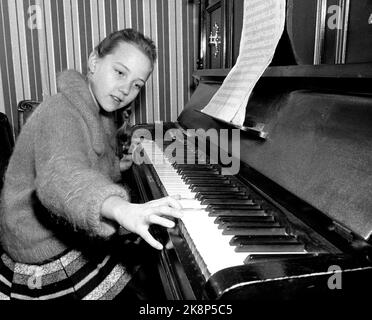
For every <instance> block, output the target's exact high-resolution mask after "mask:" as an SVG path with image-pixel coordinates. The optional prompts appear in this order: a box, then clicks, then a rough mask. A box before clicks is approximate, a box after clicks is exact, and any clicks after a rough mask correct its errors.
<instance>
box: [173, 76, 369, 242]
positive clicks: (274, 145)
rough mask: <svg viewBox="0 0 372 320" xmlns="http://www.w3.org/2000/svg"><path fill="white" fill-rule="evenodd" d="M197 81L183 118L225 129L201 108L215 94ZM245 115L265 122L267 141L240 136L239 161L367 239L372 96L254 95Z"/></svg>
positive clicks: (302, 92) (189, 123)
mask: <svg viewBox="0 0 372 320" xmlns="http://www.w3.org/2000/svg"><path fill="white" fill-rule="evenodd" d="M217 88H218V86H217V85H216V84H205V83H202V82H201V83H200V84H199V87H198V88H197V90H196V92H195V93H194V95H193V96H192V97H191V99H190V100H189V102H188V104H187V105H186V108H185V110H184V111H183V112H182V113H181V115H180V116H179V118H178V121H179V122H180V124H181V125H182V126H184V127H186V128H204V129H208V128H220V127H222V124H221V123H219V122H218V121H215V120H213V119H212V118H210V117H207V116H204V115H203V114H202V113H200V112H195V109H197V110H200V109H201V108H202V107H203V106H204V105H205V103H207V101H208V99H210V97H211V96H213V94H214V92H215V91H216V90H217ZM247 115H249V117H252V116H254V117H256V118H257V119H258V121H260V122H263V123H265V128H266V130H267V131H268V133H269V135H268V138H267V139H266V140H265V141H264V142H262V141H257V140H256V139H251V138H249V136H245V135H241V161H243V162H244V163H246V164H248V165H249V166H251V167H252V168H254V169H256V170H257V171H259V172H260V173H262V174H263V175H265V176H266V177H268V178H270V179H271V180H273V181H274V182H276V183H278V184H279V185H280V186H282V187H283V188H285V189H287V190H288V191H290V192H291V193H293V194H294V195H296V196H298V197H299V198H301V199H303V200H304V201H306V202H307V203H309V204H310V205H312V206H314V207H315V208H317V209H319V210H320V211H322V212H323V213H325V214H326V215H328V216H329V217H330V218H331V219H332V220H334V221H336V222H338V223H340V224H341V226H344V227H346V228H347V229H349V230H351V231H353V232H354V233H355V234H357V235H359V236H361V237H362V238H364V239H368V237H370V236H371V233H372V99H371V98H370V97H361V96H348V95H340V94H329V93H321V92H312V91H305V90H298V91H292V92H289V93H284V94H278V93H275V92H268V91H267V92H265V93H264V94H263V93H262V92H261V93H258V94H257V93H256V94H253V96H252V98H251V100H250V101H249V103H248V106H247Z"/></svg>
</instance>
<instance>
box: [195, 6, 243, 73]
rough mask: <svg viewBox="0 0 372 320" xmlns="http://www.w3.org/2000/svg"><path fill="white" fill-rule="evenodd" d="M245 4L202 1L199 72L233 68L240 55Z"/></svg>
mask: <svg viewBox="0 0 372 320" xmlns="http://www.w3.org/2000/svg"><path fill="white" fill-rule="evenodd" d="M243 6H244V0H201V1H200V35H201V37H200V56H199V66H198V67H199V69H221V68H231V67H232V66H233V65H234V63H235V62H236V59H237V57H238V55H239V44H240V36H241V30H242V24H243Z"/></svg>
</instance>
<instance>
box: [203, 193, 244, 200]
mask: <svg viewBox="0 0 372 320" xmlns="http://www.w3.org/2000/svg"><path fill="white" fill-rule="evenodd" d="M196 198H197V199H198V200H200V201H202V200H218V199H229V200H232V199H235V200H248V199H249V196H247V195H238V194H220V195H204V194H198V195H197V196H196Z"/></svg>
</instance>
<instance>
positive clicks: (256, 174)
mask: <svg viewBox="0 0 372 320" xmlns="http://www.w3.org/2000/svg"><path fill="white" fill-rule="evenodd" d="M227 72H228V70H225V69H210V70H197V71H196V73H195V78H196V80H197V82H198V85H197V88H196V90H195V91H194V93H193V95H192V97H191V98H190V100H189V101H188V103H187V104H186V105H185V108H184V110H183V111H182V113H181V114H180V115H179V117H178V119H177V121H176V122H165V123H155V124H139V125H136V126H134V127H133V134H135V132H137V133H138V132H140V134H139V136H141V134H142V133H143V132H146V133H147V134H146V135H143V136H142V137H144V138H145V139H143V141H142V147H143V150H142V151H141V155H142V156H143V157H144V158H145V159H146V161H145V162H144V163H142V164H139V165H134V166H133V168H132V173H133V176H134V179H135V182H136V185H137V188H138V193H139V195H140V201H143V202H145V201H149V200H152V199H157V198H160V197H164V196H167V195H175V194H179V195H180V196H181V200H180V201H181V203H182V205H183V207H184V208H185V214H184V217H183V218H182V219H179V220H178V221H177V225H176V227H175V228H173V229H165V228H161V227H152V229H151V232H152V233H153V234H154V235H155V236H156V237H157V238H158V239H159V240H160V241H161V242H162V243H163V244H164V245H165V249H164V250H162V251H161V252H160V253H159V259H158V270H159V274H160V277H161V281H162V284H163V287H164V291H165V294H166V297H167V299H170V300H179V299H187V300H249V301H253V300H292V299H307V298H317V299H319V298H321V299H322V298H327V299H329V298H330V299H332V298H335V299H338V298H341V297H346V298H348V297H350V298H353V299H354V298H355V297H358V296H360V295H361V293H362V292H368V290H370V288H371V285H372V152H371V150H372V86H371V79H372V67H371V64H369V63H360V64H357V63H355V64H345V65H300V64H299V65H287V66H271V67H269V68H268V69H267V70H266V72H265V73H264V75H263V76H262V77H261V79H260V80H259V82H258V83H257V85H256V87H255V89H254V91H253V94H252V96H251V98H250V100H249V102H248V106H247V112H246V122H245V126H246V127H247V128H248V130H240V131H239V136H238V137H237V136H236V135H235V136H234V134H233V132H234V130H235V129H236V128H234V127H232V126H231V125H229V124H227V123H224V122H221V121H220V120H217V119H214V118H212V117H210V116H208V115H206V114H203V113H202V112H201V110H202V108H203V107H204V106H205V105H206V104H207V103H208V101H209V100H210V99H211V97H212V96H213V95H214V93H215V92H216V91H217V90H218V88H219V86H220V85H221V83H222V81H223V79H224V77H225V76H226V75H227ZM258 123H259V124H263V126H262V127H261V129H260V128H259V129H257V126H254V124H258ZM252 124H253V125H252ZM249 128H254V129H252V130H250V129H249ZM198 129H199V131H200V132H199V133H200V134H197V130H198ZM210 129H213V130H215V132H217V133H218V134H220V133H221V132H228V135H227V137H228V138H227V141H225V142H223V141H222V140H223V139H222V138H221V139H220V140H219V141H217V142H216V139H212V138H211V137H208V134H207V132H208V130H210ZM137 130H138V131H137ZM141 132H142V133H141ZM145 136H146V137H145ZM237 139H238V143H239V153H238V154H234V152H233V148H234V143H236V142H237ZM175 146H178V147H177V148H176V147H175ZM235 148H236V145H235ZM179 150H181V152H178V151H179ZM212 150H218V152H211V151H212ZM221 154H227V155H228V156H231V158H230V159H231V163H227V164H226V161H222V160H224V159H221V156H220V155H221ZM225 160H226V159H225ZM233 161H238V167H239V170H238V172H234V174H229V169H231V166H232V162H233Z"/></svg>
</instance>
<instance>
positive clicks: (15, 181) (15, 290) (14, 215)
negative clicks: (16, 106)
mask: <svg viewBox="0 0 372 320" xmlns="http://www.w3.org/2000/svg"><path fill="white" fill-rule="evenodd" d="M155 59H156V51H155V46H154V44H153V42H152V41H151V40H150V39H148V38H146V37H145V36H143V35H142V34H141V33H139V32H136V31H134V30H132V29H125V30H121V31H117V32H114V33H112V34H111V35H109V36H108V37H107V38H106V39H104V40H103V41H102V42H101V43H100V44H99V45H98V46H97V47H96V48H95V50H94V52H93V53H92V54H91V55H90V57H89V62H88V69H89V73H88V76H87V77H84V76H83V75H81V74H80V73H78V72H76V71H72V70H68V71H65V72H63V73H61V74H60V75H59V77H58V79H57V83H58V93H57V94H56V95H54V96H52V97H49V98H47V99H46V100H45V101H44V102H43V103H41V104H40V106H39V107H38V108H37V109H36V110H35V112H34V113H33V114H32V116H31V117H30V118H29V119H28V122H27V123H26V125H25V126H24V127H23V128H22V132H21V134H20V136H19V137H18V140H17V144H16V147H15V149H14V152H13V155H12V157H11V159H10V162H9V166H8V169H7V172H6V176H5V183H4V188H3V191H2V196H1V211H0V240H1V245H2V247H3V250H4V251H5V252H4V253H3V254H2V256H1V260H0V271H1V274H2V275H3V276H0V298H3V299H8V298H11V299H33V298H36V299H56V298H71V299H113V298H114V297H117V296H118V295H119V293H120V294H121V295H122V296H123V292H126V291H125V290H123V289H124V288H125V287H126V285H127V283H128V282H129V281H130V279H131V278H132V273H133V272H134V271H135V268H130V264H129V263H127V264H123V263H122V261H121V260H123V259H122V258H123V257H124V259H127V260H128V261H130V259H129V258H130V257H128V256H125V255H126V254H125V250H126V249H124V248H125V246H120V247H119V246H118V245H117V241H116V240H117V239H116V238H117V234H118V230H119V229H124V230H127V231H128V232H131V233H135V234H138V235H139V236H141V237H142V238H143V239H144V240H145V241H146V242H147V243H148V244H150V245H151V246H152V247H154V248H156V249H159V250H160V249H162V245H161V244H160V243H159V242H158V241H156V240H155V239H154V238H153V236H152V235H151V234H150V233H149V226H150V225H151V224H158V225H161V226H164V227H167V228H171V227H173V226H174V222H173V221H171V220H170V219H167V217H172V218H179V217H181V206H180V204H179V203H178V201H177V200H175V199H173V198H170V197H167V198H162V199H159V200H155V201H151V202H148V203H145V204H134V203H130V199H129V195H128V191H127V189H126V188H125V187H124V186H123V185H120V184H118V181H119V179H120V170H119V168H120V165H119V160H118V158H117V156H116V155H115V150H116V142H115V141H116V140H115V131H116V130H115V126H114V114H113V112H114V111H116V110H119V109H121V110H125V108H128V106H129V105H130V103H131V102H132V101H133V100H134V99H135V98H136V96H137V95H138V93H139V91H140V90H141V88H142V87H143V86H144V85H145V82H146V81H147V79H148V78H149V76H150V74H151V72H152V70H153V65H154V62H155ZM129 165H130V163H129ZM127 167H128V161H126V162H123V163H122V168H124V169H125V168H127ZM114 240H115V241H114ZM118 250H120V252H118ZM119 253H120V254H119ZM129 287H130V286H129ZM124 296H125V297H126V298H127V297H128V294H127V293H126V294H124Z"/></svg>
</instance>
